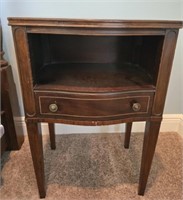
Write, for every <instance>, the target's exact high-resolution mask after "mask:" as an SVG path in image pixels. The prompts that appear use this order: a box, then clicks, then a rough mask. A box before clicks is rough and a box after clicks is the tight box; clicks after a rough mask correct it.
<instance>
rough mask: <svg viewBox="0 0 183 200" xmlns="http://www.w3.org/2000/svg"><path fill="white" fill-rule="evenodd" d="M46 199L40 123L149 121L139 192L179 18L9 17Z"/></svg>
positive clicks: (128, 130) (150, 154)
mask: <svg viewBox="0 0 183 200" xmlns="http://www.w3.org/2000/svg"><path fill="white" fill-rule="evenodd" d="M8 20H9V25H11V26H12V32H13V37H14V43H15V49H16V55H17V62H18V66H19V74H20V80H21V86H22V92H23V101H24V108H25V115H26V116H25V119H26V124H27V131H28V136H29V142H30V147H31V153H32V159H33V163H34V169H35V174H36V179H37V184H38V189H39V195H40V197H41V198H44V197H45V196H46V191H45V181H44V162H43V149H42V139H41V133H40V132H39V131H38V130H39V129H38V124H39V123H40V122H47V123H48V124H49V130H50V138H51V147H52V149H54V148H55V138H54V137H55V133H54V123H66V124H77V125H94V126H96V125H107V124H117V123H126V133H125V144H124V146H125V148H128V147H129V141H130V133H131V126H132V123H133V122H135V121H146V128H145V134H144V144H143V152H142V162H141V169H140V180H139V189H138V194H139V195H143V194H144V191H145V187H146V183H147V178H148V174H149V171H150V167H151V162H152V158H153V155H154V151H155V147H156V142H157V138H158V133H159V128H160V124H161V120H162V113H163V108H164V103H165V97H166V92H167V87H168V81H169V77H170V73H171V67H172V62H173V57H174V52H175V47H176V41H177V36H178V31H179V28H182V22H181V21H139V20H126V21H124V20H77V19H41V18H9V19H8Z"/></svg>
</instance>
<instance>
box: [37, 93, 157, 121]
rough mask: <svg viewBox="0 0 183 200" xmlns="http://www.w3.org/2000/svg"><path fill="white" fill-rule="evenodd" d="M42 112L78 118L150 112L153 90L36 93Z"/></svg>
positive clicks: (43, 113) (110, 116) (146, 113)
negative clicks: (138, 91) (96, 93)
mask: <svg viewBox="0 0 183 200" xmlns="http://www.w3.org/2000/svg"><path fill="white" fill-rule="evenodd" d="M36 96H37V102H38V110H39V114H40V115H50V116H53V115H54V116H63V117H72V118H73V117H76V118H91V119H100V118H120V117H123V116H124V117H126V116H127V115H133V116H136V115H143V116H144V115H148V114H149V113H150V107H151V106H150V105H151V103H152V98H153V94H152V93H135V94H130V95H129V94H128V95H127V94H126V95H125V94H122V95H119V94H113V95H107V94H99V95H92V94H91V95H89V94H82V93H80V94H78V95H76V94H74V95H72V94H69V95H68V94H67V95H64V93H59V94H57V95H56V94H55V93H54V95H52V94H48V93H45V94H44V93H37V94H36Z"/></svg>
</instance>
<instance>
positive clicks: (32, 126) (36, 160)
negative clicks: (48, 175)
mask: <svg viewBox="0 0 183 200" xmlns="http://www.w3.org/2000/svg"><path fill="white" fill-rule="evenodd" d="M27 132H28V137H29V143H30V149H31V154H32V160H33V165H34V171H35V174H36V180H37V185H38V190H39V196H40V198H45V196H46V190H45V177H44V159H43V145H42V135H41V132H39V130H38V123H32V122H31V123H30V122H27Z"/></svg>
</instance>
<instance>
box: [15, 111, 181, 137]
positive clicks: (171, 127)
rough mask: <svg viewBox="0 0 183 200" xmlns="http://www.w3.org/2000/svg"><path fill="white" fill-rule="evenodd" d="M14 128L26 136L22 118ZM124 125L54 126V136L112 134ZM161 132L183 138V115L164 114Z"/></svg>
mask: <svg viewBox="0 0 183 200" xmlns="http://www.w3.org/2000/svg"><path fill="white" fill-rule="evenodd" d="M14 121H15V127H16V130H17V131H19V132H20V131H21V132H23V133H24V134H27V129H26V125H25V120H24V117H15V118H14ZM41 126H42V132H43V135H45V134H48V126H47V123H42V125H41ZM144 128H145V122H134V123H133V128H132V132H143V131H144ZM124 130H125V125H124V124H118V125H109V126H97V127H96V126H76V125H65V124H56V134H77V133H104V132H105V133H114V132H119V133H120V132H124ZM160 131H161V132H177V133H179V134H180V135H181V136H182V137H183V114H165V115H163V120H162V123H161V128H160Z"/></svg>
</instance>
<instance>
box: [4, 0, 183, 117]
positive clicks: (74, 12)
mask: <svg viewBox="0 0 183 200" xmlns="http://www.w3.org/2000/svg"><path fill="white" fill-rule="evenodd" d="M182 6H183V2H182V0H146V1H145V0H144V1H140V0H128V1H123V0H118V1H115V0H114V1H112V0H111V1H107V0H106V1H104V0H103V1H102V0H98V1H97V0H93V1H91V0H85V1H84V0H80V1H77V0H72V1H71V0H67V1H63V0H60V1H54V0H53V1H51V0H49V1H48V0H45V1H41V0H37V1H36V0H32V1H29V0H27V1H25V0H22V1H20V0H15V1H13V0H12V1H9V0H4V1H1V20H2V27H3V42H4V44H3V45H4V50H5V52H6V57H7V59H8V61H9V63H10V64H11V65H12V68H13V74H14V79H15V82H16V86H17V89H18V95H19V97H20V98H19V101H20V106H21V113H22V115H23V107H22V99H21V90H20V84H19V78H18V72H17V64H16V58H15V52H14V47H13V40H12V35H11V29H10V27H8V25H7V17H20V16H21V17H53V18H54V17H56V18H108V19H110V18H111V19H165V20H183V13H182V11H183V8H182ZM180 35H182V36H183V31H181V33H180ZM182 48H183V42H181V38H180V37H179V39H178V45H177V49H176V54H175V59H174V65H173V70H172V75H171V79H170V84H169V90H168V95H167V100H166V105H165V113H174V114H176V113H183V91H182V90H183V78H182V77H183V58H182V56H181V49H182ZM182 54H183V52H182ZM181 62H182V63H181ZM181 79H182V80H181Z"/></svg>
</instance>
